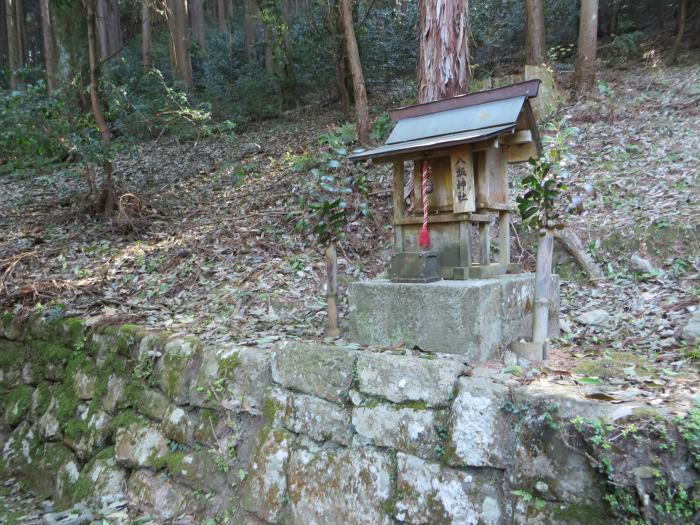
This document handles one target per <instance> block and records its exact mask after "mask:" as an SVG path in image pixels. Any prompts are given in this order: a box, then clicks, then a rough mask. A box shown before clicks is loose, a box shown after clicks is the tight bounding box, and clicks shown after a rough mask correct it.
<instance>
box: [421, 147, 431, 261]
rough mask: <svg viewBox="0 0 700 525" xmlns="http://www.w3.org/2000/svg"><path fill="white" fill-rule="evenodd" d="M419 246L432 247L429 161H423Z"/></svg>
mask: <svg viewBox="0 0 700 525" xmlns="http://www.w3.org/2000/svg"><path fill="white" fill-rule="evenodd" d="M418 246H420V247H421V248H429V247H430V232H428V161H427V160H424V161H423V227H422V228H421V230H420V231H419V232H418Z"/></svg>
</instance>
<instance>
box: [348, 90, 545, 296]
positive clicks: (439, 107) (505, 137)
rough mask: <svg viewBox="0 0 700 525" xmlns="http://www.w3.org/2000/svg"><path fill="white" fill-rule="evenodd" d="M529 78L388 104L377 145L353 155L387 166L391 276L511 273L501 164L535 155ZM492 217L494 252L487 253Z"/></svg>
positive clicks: (420, 278)
mask: <svg viewBox="0 0 700 525" xmlns="http://www.w3.org/2000/svg"><path fill="white" fill-rule="evenodd" d="M539 85H540V81H539V80H531V81H528V82H522V83H519V84H514V85H511V86H506V87H502V88H498V89H491V90H488V91H480V92H477V93H470V94H467V95H461V96H457V97H452V98H449V99H444V100H440V101H436V102H430V103H427V104H419V105H415V106H409V107H405V108H401V109H397V110H395V111H393V112H392V113H391V118H392V120H393V121H394V122H395V123H396V124H395V126H394V129H393V131H392V132H391V135H390V136H389V138H388V140H387V141H386V144H385V145H383V146H381V147H378V148H375V149H371V150H368V151H357V152H354V153H353V155H352V156H351V159H352V160H354V161H361V160H369V159H372V160H373V161H374V162H376V163H389V162H390V163H393V165H394V192H393V194H394V219H393V223H394V231H395V243H394V245H395V253H394V255H393V257H392V261H391V270H390V274H391V279H392V280H393V281H396V282H431V281H435V280H439V279H440V278H444V279H469V278H487V277H496V276H499V275H503V274H506V273H519V272H520V268H519V265H514V264H511V260H510V213H511V209H510V207H509V199H508V173H507V166H508V164H514V163H519V162H525V161H527V160H528V159H530V158H531V157H537V156H539V154H540V153H541V149H542V147H541V144H540V140H539V135H538V132H537V123H536V120H535V117H534V115H533V112H532V108H531V107H530V103H529V99H531V98H534V97H536V96H537V93H538V90H539ZM424 195H425V196H426V197H427V199H425V202H426V203H427V206H424V200H423V196H424ZM496 222H497V224H498V255H497V257H494V258H493V260H492V254H491V227H492V224H494V223H496ZM426 223H427V228H426ZM474 226H476V228H478V241H477V240H476V237H477V235H476V233H473V232H474V231H475V229H476V228H475V227H474ZM426 229H427V231H425V230H426ZM422 230H423V231H422ZM472 237H475V238H474V239H472ZM472 244H476V245H477V246H478V248H477V249H476V250H472ZM474 252H476V253H474Z"/></svg>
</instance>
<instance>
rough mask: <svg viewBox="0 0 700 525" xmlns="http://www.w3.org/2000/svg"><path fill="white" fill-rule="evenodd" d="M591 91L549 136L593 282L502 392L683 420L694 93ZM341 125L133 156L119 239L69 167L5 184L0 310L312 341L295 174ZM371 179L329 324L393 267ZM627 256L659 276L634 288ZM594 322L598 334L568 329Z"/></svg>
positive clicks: (294, 127) (699, 145)
mask: <svg viewBox="0 0 700 525" xmlns="http://www.w3.org/2000/svg"><path fill="white" fill-rule="evenodd" d="M602 77H603V82H605V86H606V89H604V90H603V89H601V91H600V93H598V94H596V95H594V96H591V97H588V98H586V99H583V100H580V101H574V102H573V103H571V104H569V105H567V106H565V107H563V108H561V109H560V110H559V112H558V114H557V115H556V116H555V118H561V117H567V119H568V122H569V124H570V125H573V126H575V127H576V128H577V134H576V139H575V144H574V145H573V146H574V147H573V152H574V153H575V155H576V163H575V165H574V166H573V167H572V168H571V169H570V172H571V177H572V181H571V183H572V185H576V184H578V185H580V186H583V185H591V186H592V187H593V188H594V189H595V192H594V193H595V198H594V199H593V200H588V201H585V202H584V203H583V207H584V211H583V213H582V214H581V215H579V216H572V217H571V218H570V220H569V226H570V228H571V229H572V230H574V231H575V232H576V233H577V234H578V235H579V237H580V238H581V239H582V241H583V243H584V245H585V246H586V247H587V249H588V250H589V252H590V253H591V254H592V255H593V256H594V257H595V258H596V260H597V261H598V263H599V264H600V265H601V266H602V268H603V270H604V273H605V278H604V279H602V280H599V281H596V282H587V281H585V280H581V279H574V278H569V277H567V276H564V278H563V283H562V288H561V298H562V305H561V319H562V326H563V327H564V328H565V330H564V331H563V333H562V336H561V337H560V338H558V339H556V340H555V341H554V342H553V345H552V352H551V359H550V361H549V362H548V363H547V364H546V365H545V366H538V367H537V368H535V367H533V366H530V367H528V368H527V371H523V372H522V373H518V374H517V375H516V374H511V375H512V376H513V378H514V380H517V381H519V382H531V381H546V382H556V383H562V384H571V385H578V387H579V388H581V389H582V393H584V395H589V396H590V397H593V398H595V399H601V400H608V401H613V402H615V401H619V400H629V399H642V400H646V401H650V400H654V401H655V402H656V401H658V400H660V401H661V402H666V401H673V402H674V403H681V404H685V405H687V403H689V402H690V401H689V399H693V398H696V396H697V394H698V387H699V382H698V365H697V363H698V361H700V355H699V354H700V351H699V350H698V348H697V346H696V347H692V346H688V345H684V344H683V343H682V342H681V341H680V340H679V338H678V333H679V330H680V328H681V327H682V326H683V324H684V322H685V321H686V320H687V318H688V316H689V315H690V313H691V312H692V311H693V310H694V309H695V308H697V306H698V303H699V302H700V273H699V272H700V240H699V239H700V236H699V235H698V234H699V232H700V199H699V197H700V195H699V193H700V192H699V191H698V190H699V188H700V180H699V176H700V174H699V169H698V166H699V165H700V161H699V155H700V108H699V107H698V104H697V103H696V104H688V103H687V102H688V101H689V100H691V101H692V100H695V99H697V95H698V93H700V68H699V67H697V66H693V67H676V68H668V69H640V70H637V71H624V72H619V71H605V72H603V74H602ZM693 97H695V98H693ZM391 102H394V101H391ZM391 105H392V104H391V103H387V104H386V107H387V108H388V107H391ZM344 120H345V119H344V117H343V116H342V115H340V114H339V113H334V112H332V111H324V110H318V111H316V112H301V111H300V112H292V113H289V114H287V115H285V116H284V117H283V118H281V119H279V120H276V121H267V122H262V123H259V124H257V125H255V126H251V127H250V128H249V129H247V130H246V131H244V132H242V133H240V134H239V136H238V137H237V138H235V139H234V140H227V139H225V138H223V137H214V138H209V139H206V140H201V141H198V142H195V143H186V144H181V143H179V142H178V141H177V140H175V139H165V138H161V139H160V140H156V141H152V142H149V143H143V144H140V145H137V146H135V147H134V148H133V149H132V150H131V151H129V152H127V153H124V154H122V155H121V156H119V157H118V158H117V159H116V160H115V163H114V164H115V173H116V174H117V183H118V188H119V190H120V193H129V194H131V195H133V196H134V198H135V199H138V201H139V202H140V203H142V206H143V209H142V211H141V214H140V216H139V220H138V221H137V222H135V223H134V228H132V230H131V231H129V232H125V231H124V230H123V229H122V228H120V227H119V225H118V224H116V223H115V222H114V221H110V220H105V219H103V218H99V217H95V216H92V215H89V214H87V213H86V212H85V203H84V196H85V195H86V193H87V187H86V184H85V182H84V180H83V178H82V177H81V176H80V173H79V171H78V170H77V168H75V167H73V166H64V167H62V168H61V169H59V170H56V171H54V172H50V173H43V174H41V175H40V176H36V174H33V175H32V176H28V175H27V174H14V175H11V176H6V177H3V178H2V179H0V191H1V192H2V194H3V195H4V199H2V201H1V202H0V228H1V230H0V231H1V233H0V306H2V307H4V308H7V309H15V310H17V311H19V310H22V309H24V310H27V309H31V310H36V309H60V310H61V312H62V313H65V314H67V315H82V316H87V317H89V318H91V319H93V320H96V319H99V320H101V322H115V323H116V322H126V321H129V322H136V323H141V324H144V325H146V326H149V327H154V328H155V327H158V328H166V329H169V330H171V331H178V332H189V333H194V334H196V335H198V336H200V337H201V338H202V339H203V340H205V341H208V342H211V343H214V344H221V343H226V342H230V341H235V342H238V343H243V344H249V345H257V346H261V347H267V346H270V345H272V344H274V342H275V341H276V340H278V339H280V338H283V337H285V338H290V337H291V338H302V339H320V338H322V330H323V325H324V323H325V301H324V289H323V287H324V282H325V275H324V271H325V266H324V263H323V259H322V250H321V249H320V248H319V247H318V246H316V245H315V244H314V243H313V242H312V240H311V239H310V238H309V237H308V236H306V235H305V234H304V233H302V232H300V231H299V230H298V228H297V227H296V225H297V220H298V214H299V211H298V210H299V206H298V202H299V198H300V197H301V196H303V195H305V192H306V191H307V185H306V184H307V182H308V175H307V173H305V172H304V170H303V169H299V166H300V165H303V161H304V159H306V158H313V157H314V156H315V155H317V154H318V152H319V150H320V148H322V147H323V146H320V145H319V140H318V139H319V136H320V135H321V134H322V133H325V132H328V131H329V130H331V131H332V130H335V129H337V128H338V126H339V125H340V124H341V123H342V122H343V121H344ZM524 169H525V168H522V167H521V168H517V169H516V170H513V171H512V173H513V174H514V175H515V176H516V177H517V175H518V174H519V175H521V176H522V174H523V173H524ZM367 170H368V175H369V179H370V182H371V184H372V190H371V192H370V195H371V202H372V211H373V217H372V218H371V219H364V220H361V221H356V222H354V223H353V224H351V225H350V227H349V231H348V232H347V236H346V238H345V239H344V240H343V241H342V242H341V243H340V245H339V273H340V285H341V297H342V299H341V302H340V308H341V318H342V317H343V316H344V315H345V314H346V313H347V304H346V302H345V298H344V297H345V294H344V293H343V292H344V291H345V289H346V287H347V284H348V283H349V282H351V281H353V280H357V279H364V278H371V277H374V276H377V275H378V274H380V273H381V272H382V271H383V270H384V268H385V267H386V263H387V261H388V259H389V257H390V254H391V238H392V230H391V227H390V226H388V225H389V224H390V223H391V177H390V174H389V171H388V168H385V167H373V168H367ZM589 193H592V192H589ZM533 252H534V243H532V242H528V238H527V236H525V235H523V234H522V232H520V234H519V235H518V238H517V239H516V242H515V245H514V247H513V254H514V257H515V258H516V260H518V261H520V262H521V263H523V265H524V266H525V268H526V269H528V270H534V258H533ZM633 253H638V254H640V256H642V257H645V258H647V259H649V260H651V261H653V263H654V265H655V268H656V270H655V271H654V272H653V273H647V274H639V273H636V272H634V271H632V270H631V269H630V265H629V261H630V257H631V256H632V255H633ZM558 262H559V263H560V269H561V267H563V266H564V265H565V264H566V263H567V261H566V258H565V257H562V258H559V259H558ZM595 309H603V310H605V311H606V312H608V313H609V314H610V316H611V321H610V323H608V324H607V325H604V326H593V325H582V324H579V323H578V322H577V321H576V319H577V317H578V316H579V315H580V314H581V313H583V312H587V311H591V310H595ZM339 344H347V343H346V342H343V341H341V342H340V343H339Z"/></svg>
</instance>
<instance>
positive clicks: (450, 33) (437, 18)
mask: <svg viewBox="0 0 700 525" xmlns="http://www.w3.org/2000/svg"><path fill="white" fill-rule="evenodd" d="M468 7H469V6H468V1H467V0H420V35H419V51H418V53H419V56H418V102H419V103H424V102H432V101H434V100H440V99H443V98H448V97H452V96H455V95H461V94H463V93H467V92H468V91H469V77H470V72H469V46H468V44H469V42H468V39H469V22H468V14H469V11H468Z"/></svg>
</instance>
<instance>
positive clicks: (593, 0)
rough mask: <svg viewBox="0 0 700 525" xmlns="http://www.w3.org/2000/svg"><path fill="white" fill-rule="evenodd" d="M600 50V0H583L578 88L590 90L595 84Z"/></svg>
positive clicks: (577, 73) (579, 89) (576, 75)
mask: <svg viewBox="0 0 700 525" xmlns="http://www.w3.org/2000/svg"><path fill="white" fill-rule="evenodd" d="M597 50H598V0H581V18H580V20H579V31H578V50H577V55H576V73H575V76H574V78H575V80H576V90H577V91H578V92H579V93H585V92H587V91H590V90H591V88H592V87H593V85H594V84H595V69H596V54H597Z"/></svg>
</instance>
